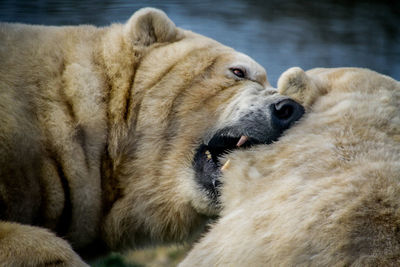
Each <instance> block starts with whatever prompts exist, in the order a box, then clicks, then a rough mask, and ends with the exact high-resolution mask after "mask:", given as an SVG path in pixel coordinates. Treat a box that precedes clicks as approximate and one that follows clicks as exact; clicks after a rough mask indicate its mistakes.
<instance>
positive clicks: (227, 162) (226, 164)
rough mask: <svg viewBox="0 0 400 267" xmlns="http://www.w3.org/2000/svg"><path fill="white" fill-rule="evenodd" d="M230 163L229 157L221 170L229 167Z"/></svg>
mask: <svg viewBox="0 0 400 267" xmlns="http://www.w3.org/2000/svg"><path fill="white" fill-rule="evenodd" d="M229 165H231V160H230V159H228V160H227V161H226V162H225V164H224V166H222V167H221V171H225V170H226V169H228V168H229Z"/></svg>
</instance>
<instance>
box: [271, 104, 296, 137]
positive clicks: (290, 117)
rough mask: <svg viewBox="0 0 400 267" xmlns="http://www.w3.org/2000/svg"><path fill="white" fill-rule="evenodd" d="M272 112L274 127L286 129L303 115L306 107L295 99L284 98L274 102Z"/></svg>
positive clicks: (281, 129)
mask: <svg viewBox="0 0 400 267" xmlns="http://www.w3.org/2000/svg"><path fill="white" fill-rule="evenodd" d="M271 112H272V123H273V125H274V127H276V128H277V130H280V131H284V130H286V129H288V128H289V127H290V126H291V125H292V124H293V123H294V122H295V121H297V120H298V119H300V118H301V117H302V116H303V114H304V108H303V106H302V105H300V104H299V103H297V102H296V101H294V100H291V99H284V100H280V101H279V102H277V103H274V104H272V105H271Z"/></svg>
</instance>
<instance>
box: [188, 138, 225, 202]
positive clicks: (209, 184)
mask: <svg viewBox="0 0 400 267" xmlns="http://www.w3.org/2000/svg"><path fill="white" fill-rule="evenodd" d="M206 151H210V150H209V147H208V146H207V145H205V144H202V145H200V146H199V147H198V149H197V151H196V153H195V155H194V158H193V168H194V170H195V175H196V181H197V182H198V183H199V184H200V185H201V186H202V187H203V188H204V189H205V190H206V192H207V194H208V196H209V198H210V199H211V200H213V201H214V202H218V197H219V195H220V190H219V187H220V185H221V182H220V181H219V177H220V175H221V167H220V163H219V161H218V159H214V157H212V158H211V159H210V158H208V157H207V154H206Z"/></svg>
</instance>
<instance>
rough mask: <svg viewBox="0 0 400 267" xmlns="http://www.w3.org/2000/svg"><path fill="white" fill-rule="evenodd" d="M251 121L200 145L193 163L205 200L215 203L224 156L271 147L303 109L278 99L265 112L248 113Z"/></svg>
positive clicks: (227, 130)
mask: <svg viewBox="0 0 400 267" xmlns="http://www.w3.org/2000/svg"><path fill="white" fill-rule="evenodd" d="M249 114H251V115H252V117H246V115H244V116H243V118H244V119H243V120H241V119H239V122H240V124H238V125H236V126H230V127H226V128H224V129H221V130H219V131H218V132H217V133H216V134H214V135H213V137H212V138H211V139H210V141H208V142H206V143H204V144H201V145H200V146H199V147H198V148H197V150H196V152H195V156H194V159H193V169H194V171H195V176H196V180H197V182H198V183H199V184H200V185H201V186H202V187H203V188H204V189H205V190H204V191H205V192H206V194H207V195H208V198H209V199H211V200H212V201H214V203H217V204H218V203H219V202H218V197H219V195H220V187H221V182H220V180H219V178H220V176H221V171H223V170H224V169H225V168H227V167H228V165H229V160H222V159H223V158H224V157H223V156H224V155H225V154H227V153H230V152H231V151H233V150H235V149H243V148H248V147H251V146H253V145H256V144H271V143H272V142H274V141H276V140H278V139H279V137H280V136H281V135H282V133H283V132H284V131H285V130H286V129H288V128H290V127H291V126H292V125H293V123H294V122H296V121H297V120H299V119H300V118H301V117H302V116H303V114H304V108H303V107H302V106H301V105H300V104H298V103H297V102H295V101H293V100H291V99H288V98H285V99H278V100H277V101H275V102H272V103H271V104H269V105H266V108H265V109H259V110H258V113H257V112H250V113H249Z"/></svg>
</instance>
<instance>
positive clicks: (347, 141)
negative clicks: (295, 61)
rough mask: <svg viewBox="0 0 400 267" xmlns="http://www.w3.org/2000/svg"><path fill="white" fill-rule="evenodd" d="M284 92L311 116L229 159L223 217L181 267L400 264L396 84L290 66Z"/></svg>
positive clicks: (360, 72) (281, 84)
mask: <svg viewBox="0 0 400 267" xmlns="http://www.w3.org/2000/svg"><path fill="white" fill-rule="evenodd" d="M278 89H279V90H280V92H281V93H282V94H285V95H288V96H290V97H292V98H293V99H296V100H297V101H299V103H302V104H304V105H305V108H306V110H307V111H306V115H305V116H303V118H302V119H301V120H300V121H299V123H297V124H296V125H295V126H294V127H292V128H291V129H289V130H288V131H287V132H286V133H285V135H284V136H283V137H282V138H281V139H280V140H279V141H278V142H276V143H274V144H273V145H271V146H266V147H262V146H259V147H257V148H254V149H251V150H248V151H237V152H234V153H232V154H230V155H229V159H230V160H231V165H230V167H229V168H227V169H226V170H225V171H224V174H223V178H222V181H223V183H224V186H223V189H222V197H221V198H222V203H223V206H224V208H223V211H222V215H221V219H220V220H219V221H218V222H217V223H216V224H215V225H213V227H212V228H211V230H210V231H209V232H208V233H207V234H206V235H205V237H203V239H202V240H201V241H200V243H198V244H197V245H195V246H194V249H193V250H192V251H191V252H190V253H189V255H188V256H187V258H186V259H185V260H184V261H183V262H182V263H181V265H180V266H350V265H351V266H399V265H400V161H399V158H400V83H399V82H398V81H395V80H393V79H391V78H390V77H387V76H385V75H382V74H379V73H376V72H374V71H371V70H368V69H359V68H334V69H323V68H322V69H313V70H310V71H307V72H304V71H303V70H302V69H300V68H292V69H289V70H288V71H286V72H285V73H283V74H282V76H281V77H280V79H279V81H278Z"/></svg>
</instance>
